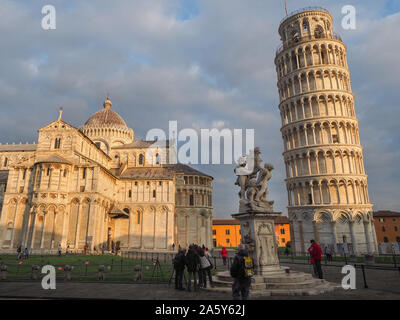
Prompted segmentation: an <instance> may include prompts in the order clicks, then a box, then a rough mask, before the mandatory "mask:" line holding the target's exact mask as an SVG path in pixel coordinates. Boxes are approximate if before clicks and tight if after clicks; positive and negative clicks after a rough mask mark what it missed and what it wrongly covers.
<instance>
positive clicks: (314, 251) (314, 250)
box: [308, 240, 323, 279]
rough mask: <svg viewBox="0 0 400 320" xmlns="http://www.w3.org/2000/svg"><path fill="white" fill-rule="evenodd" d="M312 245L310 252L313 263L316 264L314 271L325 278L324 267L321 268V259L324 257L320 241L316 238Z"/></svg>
mask: <svg viewBox="0 0 400 320" xmlns="http://www.w3.org/2000/svg"><path fill="white" fill-rule="evenodd" d="M310 242H311V246H310V247H309V248H308V252H309V253H310V260H311V264H312V265H313V266H314V273H315V275H316V276H318V278H320V279H323V275H322V268H321V259H322V250H321V247H320V246H319V244H318V243H316V242H315V241H314V240H311V241H310Z"/></svg>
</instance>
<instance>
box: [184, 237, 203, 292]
mask: <svg viewBox="0 0 400 320" xmlns="http://www.w3.org/2000/svg"><path fill="white" fill-rule="evenodd" d="M185 264H186V268H187V271H188V284H187V290H188V291H189V292H190V291H191V286H192V277H193V280H194V291H197V290H198V285H197V274H198V272H199V269H200V268H199V267H200V258H199V255H198V254H197V252H196V248H195V246H194V245H191V246H189V250H188V253H187V254H186V260H185Z"/></svg>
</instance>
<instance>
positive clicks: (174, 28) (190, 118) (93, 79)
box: [0, 0, 400, 218]
mask: <svg viewBox="0 0 400 320" xmlns="http://www.w3.org/2000/svg"><path fill="white" fill-rule="evenodd" d="M287 1H288V8H289V11H293V10H296V9H299V8H303V7H307V6H322V7H324V8H326V9H328V10H329V11H330V12H331V14H332V15H333V17H334V19H335V31H336V32H337V33H339V34H340V35H341V36H342V38H343V40H344V42H345V43H346V44H347V46H348V59H349V66H350V71H351V78H352V88H353V91H354V93H355V96H356V112H357V115H358V117H359V119H360V138H361V143H362V144H363V146H364V158H365V167H366V171H367V174H368V175H369V178H368V183H369V192H370V198H371V201H372V202H373V203H374V205H375V209H379V210H381V209H391V210H397V211H398V210H400V200H399V195H400V191H399V189H400V183H399V179H400V173H399V164H400V129H399V119H400V106H399V103H398V101H399V99H398V91H399V89H398V88H399V84H400V54H399V52H400V41H399V36H398V32H399V30H400V1H398V0H386V1H384V0H346V1H342V0H337V1H328V0H319V1H311V0H310V1H306V0H287ZM47 4H52V5H54V6H55V8H56V22H57V24H56V27H57V28H56V30H48V31H45V30H43V29H42V28H41V20H42V17H43V15H42V14H41V10H42V7H43V6H44V5H47ZM348 4H351V5H354V6H355V8H356V9H357V28H356V30H343V29H342V27H341V19H342V18H343V15H342V13H341V8H342V7H343V6H344V5H348ZM284 15H285V10H284V6H283V0H246V1H244V0H146V1H144V0H137V1H134V0H118V1H109V0H96V1H94V0H92V1H75V0H68V1H67V0H65V1H61V0H60V1H50V0H47V1H39V0H35V1H26V0H18V1H17V0H13V1H12V0H0V38H1V45H0V99H1V103H0V142H1V143H6V142H8V143H11V142H17V143H18V142H20V141H22V142H25V141H29V142H32V141H35V140H36V139H37V132H36V130H37V129H39V128H40V127H42V126H44V125H46V124H48V123H50V122H51V121H53V120H54V119H56V117H57V115H58V109H59V107H60V106H63V107H64V119H65V120H66V121H68V122H70V123H71V124H73V125H75V126H80V125H82V124H83V123H84V122H85V121H86V120H87V119H88V118H89V117H90V115H91V114H93V113H94V112H96V111H97V110H98V109H99V108H101V106H102V103H103V101H104V99H105V96H106V95H107V93H109V94H110V96H111V100H112V102H113V108H114V110H116V111H117V112H118V113H119V114H120V115H121V116H123V118H124V119H125V121H126V122H127V123H128V125H129V126H130V127H132V128H133V129H134V130H135V134H136V136H137V137H140V138H144V137H145V136H146V133H147V131H148V130H149V129H152V128H162V129H164V130H166V131H167V129H168V121H169V120H177V121H178V129H182V128H212V127H218V128H224V127H225V128H230V129H234V128H238V129H240V128H242V129H246V128H250V129H255V139H256V144H257V145H259V146H260V147H261V150H262V152H263V154H262V156H263V159H264V160H266V161H268V162H271V163H273V164H274V165H275V171H274V176H273V178H272V180H271V183H270V196H271V198H272V199H274V200H275V203H276V204H275V209H276V210H279V211H282V212H284V213H285V214H286V206H287V195H286V188H285V184H284V178H285V173H284V165H283V160H282V151H283V144H282V138H281V133H280V125H281V121H280V115H279V110H278V91H277V86H276V82H277V78H276V73H275V66H274V56H275V50H276V48H277V46H278V45H279V36H278V32H277V29H278V26H279V22H280V21H281V19H282V18H283V17H284ZM197 168H200V169H201V170H202V171H204V172H206V173H208V174H211V175H213V176H214V178H215V180H214V207H215V211H214V216H215V217H218V218H229V217H230V214H232V213H235V212H236V210H237V195H236V194H237V191H238V190H237V188H236V187H235V186H234V185H233V182H234V180H235V177H234V176H233V171H232V170H233V168H234V166H233V165H212V166H211V165H210V166H201V167H197Z"/></svg>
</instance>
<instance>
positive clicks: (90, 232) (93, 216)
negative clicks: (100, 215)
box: [86, 200, 97, 250]
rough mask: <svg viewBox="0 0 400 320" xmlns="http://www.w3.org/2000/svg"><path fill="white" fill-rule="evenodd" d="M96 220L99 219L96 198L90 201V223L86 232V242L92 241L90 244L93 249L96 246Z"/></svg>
mask: <svg viewBox="0 0 400 320" xmlns="http://www.w3.org/2000/svg"><path fill="white" fill-rule="evenodd" d="M96 221H97V202H96V200H94V201H91V202H90V203H89V212H88V225H87V233H86V243H89V241H90V245H89V249H90V250H93V247H94V246H95V240H96V239H95V236H96Z"/></svg>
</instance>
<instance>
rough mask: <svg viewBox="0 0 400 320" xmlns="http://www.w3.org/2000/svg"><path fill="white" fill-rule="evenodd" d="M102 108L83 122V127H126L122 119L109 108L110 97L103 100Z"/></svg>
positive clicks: (110, 103)
mask: <svg viewBox="0 0 400 320" xmlns="http://www.w3.org/2000/svg"><path fill="white" fill-rule="evenodd" d="M103 106H104V109H102V110H99V111H97V112H96V113H95V114H94V115H92V116H91V117H90V118H89V120H88V121H86V123H85V124H84V127H85V128H90V127H92V128H120V129H128V126H127V125H126V123H125V121H124V119H122V117H121V116H120V115H119V114H118V113H116V112H115V111H114V110H112V109H111V106H112V102H111V101H110V98H109V97H107V100H106V101H104V104H103Z"/></svg>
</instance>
